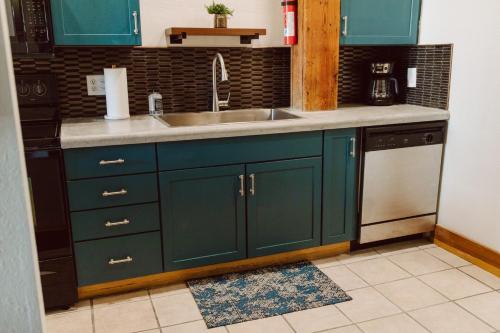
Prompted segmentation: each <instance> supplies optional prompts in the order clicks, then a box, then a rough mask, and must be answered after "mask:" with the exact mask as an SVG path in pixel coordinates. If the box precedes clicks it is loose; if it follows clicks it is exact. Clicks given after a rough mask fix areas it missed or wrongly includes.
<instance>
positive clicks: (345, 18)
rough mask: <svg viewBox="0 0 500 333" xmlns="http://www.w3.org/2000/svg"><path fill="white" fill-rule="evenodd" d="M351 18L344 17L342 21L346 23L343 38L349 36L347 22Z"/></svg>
mask: <svg viewBox="0 0 500 333" xmlns="http://www.w3.org/2000/svg"><path fill="white" fill-rule="evenodd" d="M348 20H349V18H348V17H347V16H342V21H344V29H342V36H347V22H348Z"/></svg>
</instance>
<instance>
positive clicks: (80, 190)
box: [68, 174, 158, 211]
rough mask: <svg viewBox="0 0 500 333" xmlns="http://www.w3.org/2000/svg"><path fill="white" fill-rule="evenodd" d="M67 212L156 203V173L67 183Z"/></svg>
mask: <svg viewBox="0 0 500 333" xmlns="http://www.w3.org/2000/svg"><path fill="white" fill-rule="evenodd" d="M68 195H69V206H70V210H71V211H78V210H89V209H95V208H105V207H112V206H121V205H130V204H139V203H146V202H153V201H157V199H158V189H157V184H156V174H145V175H134V176H121V177H108V178H99V179H85V180H75V181H69V182H68Z"/></svg>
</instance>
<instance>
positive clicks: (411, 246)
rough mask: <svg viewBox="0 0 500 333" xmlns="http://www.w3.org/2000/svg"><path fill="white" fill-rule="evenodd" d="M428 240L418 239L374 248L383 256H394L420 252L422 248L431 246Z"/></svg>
mask: <svg viewBox="0 0 500 333" xmlns="http://www.w3.org/2000/svg"><path fill="white" fill-rule="evenodd" d="M430 244H431V243H430V242H429V241H428V240H427V239H416V240H410V241H406V242H399V243H392V244H387V245H382V246H378V247H376V248H374V250H375V251H377V253H380V254H381V255H383V256H392V255H395V254H400V253H406V252H412V251H418V250H419V249H420V248H419V247H420V246H426V245H430Z"/></svg>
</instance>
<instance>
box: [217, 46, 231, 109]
mask: <svg viewBox="0 0 500 333" xmlns="http://www.w3.org/2000/svg"><path fill="white" fill-rule="evenodd" d="M217 61H218V62H219V63H220V68H221V82H225V81H229V75H228V74H227V70H226V64H225V63H224V58H223V57H222V54H220V53H217V54H216V55H215V57H214V60H213V62H212V86H213V98H212V111H213V112H218V111H219V110H220V107H221V106H223V107H227V106H229V98H230V97H231V93H229V95H228V96H227V100H225V101H220V100H219V93H218V90H217Z"/></svg>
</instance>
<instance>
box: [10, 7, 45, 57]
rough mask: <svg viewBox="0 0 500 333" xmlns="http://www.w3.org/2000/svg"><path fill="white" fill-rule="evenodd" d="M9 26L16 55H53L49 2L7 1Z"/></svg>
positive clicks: (13, 50)
mask: <svg viewBox="0 0 500 333" xmlns="http://www.w3.org/2000/svg"><path fill="white" fill-rule="evenodd" d="M6 5H7V24H8V26H9V35H10V44H11V48H12V53H13V54H14V55H28V54H29V55H31V56H33V55H35V56H36V55H37V54H38V55H41V54H45V55H46V54H51V53H52V46H53V45H52V44H53V43H52V40H53V37H52V23H51V15H50V2H49V0H6Z"/></svg>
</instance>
